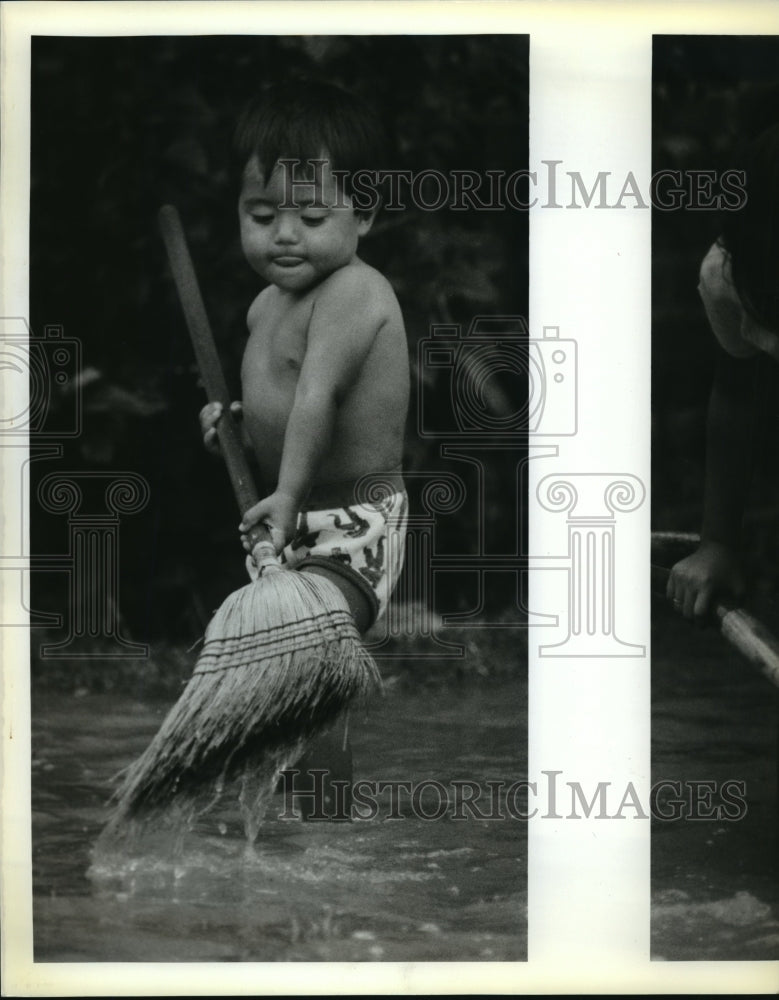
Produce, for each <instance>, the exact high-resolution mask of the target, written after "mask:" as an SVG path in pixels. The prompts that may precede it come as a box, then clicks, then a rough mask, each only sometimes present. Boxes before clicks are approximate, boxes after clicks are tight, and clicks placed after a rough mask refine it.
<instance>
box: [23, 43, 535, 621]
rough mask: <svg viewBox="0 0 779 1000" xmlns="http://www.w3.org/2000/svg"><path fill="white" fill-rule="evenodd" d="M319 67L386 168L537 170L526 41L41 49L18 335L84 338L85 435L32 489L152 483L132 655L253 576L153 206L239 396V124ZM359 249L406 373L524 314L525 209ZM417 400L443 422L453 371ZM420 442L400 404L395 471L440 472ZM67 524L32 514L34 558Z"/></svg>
mask: <svg viewBox="0 0 779 1000" xmlns="http://www.w3.org/2000/svg"><path fill="white" fill-rule="evenodd" d="M312 70H314V71H316V72H318V73H320V74H321V73H323V74H325V75H326V76H327V77H329V78H330V79H332V80H333V81H335V82H337V83H341V84H342V85H344V86H346V87H348V88H349V89H352V90H355V91H357V92H359V93H361V94H362V95H363V96H364V97H366V98H368V99H369V100H371V101H372V102H373V103H374V104H375V106H376V107H377V108H378V109H379V110H380V113H381V115H382V117H383V119H384V122H385V124H386V127H387V130H388V132H389V135H390V138H391V142H392V145H393V146H394V150H395V154H396V158H397V163H396V165H397V166H401V167H404V168H406V169H412V170H419V169H423V168H429V167H434V168H438V169H440V170H443V171H450V170H452V169H474V170H477V171H479V173H480V174H483V173H484V172H485V171H486V170H505V171H507V172H511V171H513V170H516V169H519V168H522V167H526V165H527V39H526V38H524V37H519V36H488V35H486V36H452V37H405V36H404V37H367V36H355V37H337V36H333V37H217V36H214V37H153V38H147V37H137V38H136V37H123V38H62V37H58V38H45V37H39V38H35V39H34V40H33V45H32V140H31V141H32V152H31V183H32V188H31V223H30V225H31V233H30V264H31V273H30V322H31V326H32V329H33V331H34V333H35V335H36V336H40V335H41V334H42V332H43V330H44V328H45V326H46V325H47V324H58V325H61V326H62V327H63V330H64V334H65V335H66V336H68V337H75V338H78V339H79V340H80V341H81V344H82V348H83V370H82V372H81V389H80V391H81V393H82V398H83V403H84V426H83V433H82V434H81V436H80V437H79V438H78V439H77V440H75V441H72V442H65V455H64V458H63V459H62V460H61V461H59V460H58V461H57V462H55V463H50V462H47V461H38V462H35V463H33V466H32V475H33V479H34V480H38V479H40V478H41V477H42V476H43V475H46V474H47V473H48V472H50V471H63V470H72V471H79V470H106V471H125V470H127V471H132V472H136V473H139V474H140V475H142V476H144V477H145V478H146V480H147V481H148V483H149V485H150V488H151V501H150V504H149V506H148V507H147V508H146V510H145V511H143V512H142V513H140V514H137V515H134V516H130V517H126V518H124V519H123V521H122V526H121V585H120V590H121V610H122V615H123V629H124V632H125V634H126V635H132V636H133V637H134V638H137V639H140V640H143V641H147V640H150V639H155V638H159V637H166V638H170V639H174V638H180V637H184V638H186V637H196V636H197V635H199V634H200V632H201V630H202V627H203V624H204V623H205V621H206V620H207V618H208V616H209V614H210V610H211V609H212V608H214V607H216V606H217V604H218V603H219V602H220V601H221V600H222V599H223V598H224V596H225V595H226V593H227V592H228V591H229V590H230V589H233V588H234V587H236V586H240V585H241V584H243V583H244V582H245V578H244V575H243V569H242V566H241V561H242V560H241V552H240V548H239V547H238V545H237V533H236V527H237V523H238V520H239V518H238V515H237V512H236V509H235V505H234V501H233V499H232V495H231V493H230V490H229V487H228V484H227V480H226V475H225V474H224V471H223V469H221V467H220V465H219V463H218V461H216V460H214V459H212V458H210V457H209V456H208V455H206V454H205V452H204V451H203V448H202V445H201V441H200V437H199V431H198V424H197V413H198V411H199V409H200V407H201V406H202V404H203V402H204V396H203V392H202V389H201V388H200V387H199V385H198V378H197V373H196V370H195V366H194V360H193V356H192V351H191V348H190V345H189V342H188V338H187V335H186V331H185V328H184V326H183V321H182V319H181V316H180V311H179V307H178V304H177V302H176V299H175V295H174V291H173V287H172V282H171V279H170V277H169V275H168V271H167V265H166V263H165V260H164V256H163V251H162V247H161V242H160V239H159V237H158V234H157V228H156V213H157V210H158V208H159V206H160V205H161V204H163V203H165V202H168V201H172V202H174V203H175V204H176V205H177V206H178V207H179V209H180V211H181V214H182V216H183V219H184V221H185V227H186V229H187V232H188V236H189V240H190V246H191V249H192V254H193V257H194V260H195V265H196V268H197V269H198V273H199V276H200V280H201V284H202V287H203V292H204V297H205V299H206V305H207V308H208V311H209V315H210V318H211V323H212V326H213V328H214V332H215V334H216V337H217V340H218V345H219V349H220V353H221V355H222V357H223V362H224V364H225V366H226V369H227V372H228V378H229V380H230V381H231V383H232V385H233V386H234V387H235V393H236V396H237V395H238V381H237V370H238V363H239V360H240V356H241V353H242V349H243V343H244V336H245V333H244V331H245V315H246V311H247V308H248V305H249V303H250V302H251V300H252V299H253V297H254V296H255V295H256V294H257V292H258V291H259V285H258V284H257V281H258V279H257V278H256V276H254V275H253V274H252V272H251V271H250V270H249V269H248V267H247V265H246V264H245V262H244V260H243V258H242V255H241V251H240V246H239V243H238V234H237V222H236V218H235V208H234V201H233V194H232V190H231V186H230V182H229V177H228V163H229V150H230V142H231V136H232V129H233V125H234V121H235V117H236V114H237V112H238V110H239V109H240V107H241V105H242V104H243V103H244V101H245V100H246V99H247V98H248V97H250V96H251V95H252V94H253V93H254V91H255V90H256V89H257V87H258V86H259V85H260V84H261V83H263V82H264V81H266V80H268V79H272V78H282V79H283V78H284V75H285V74H287V73H289V72H292V71H302V72H308V71H312ZM361 252H362V253H363V255H364V257H365V258H366V259H367V260H368V261H369V262H370V263H372V264H374V265H375V266H377V267H378V268H379V269H380V270H382V272H383V273H385V274H386V275H387V277H388V278H389V279H390V281H391V282H392V284H393V285H394V287H395V289H396V291H397V294H398V296H399V299H400V302H401V306H402V308H403V312H404V315H405V319H406V326H407V330H408V335H409V351H410V357H411V359H412V363H413V362H414V359H415V358H416V344H417V342H418V341H419V339H420V338H422V337H424V336H426V335H427V334H428V331H429V327H430V324H431V323H432V322H458V323H463V324H466V325H467V324H468V323H469V322H470V321H471V319H472V318H473V316H474V315H477V314H484V313H487V314H521V315H526V312H527V217H526V214H525V213H521V212H512V211H502V212H490V213H487V212H473V211H469V212H465V213H462V212H460V213H453V212H451V211H448V210H442V211H436V212H422V211H418V210H414V209H409V210H407V211H405V212H403V213H400V214H396V215H390V214H389V213H385V215H384V216H383V217H382V218H380V220H379V221H378V223H377V224H376V225H375V226H374V228H373V231H372V233H371V235H370V237H369V238H368V239H367V240H366V241H365V243H364V245H363V247H362V251H361ZM415 374H418V373H416V372H415ZM425 391H426V392H428V393H429V394H431V395H430V396H429V398H430V399H431V400H432V401H433V405H434V410H435V406H436V405H437V403H436V400H439V399H440V401H441V405H444V403H445V401H446V397H447V393H448V384H447V380H446V378H445V376H444V375H440V376H439V377H438V379H430V378H429V377H428V384H427V385H426V387H425ZM57 402H58V401H57V400H55V404H56V403H57ZM59 405H61V406H67V405H68V401H67V399H63V400H59ZM415 430H416V413H415V411H414V408H413V405H412V413H411V415H410V418H409V428H408V433H407V449H406V466H407V468H410V469H412V470H435V469H436V468H445V467H446V465H445V462H444V460H442V459H441V457H440V455H439V446H438V443H437V442H423V441H421V440H420V439H419V437H418V436H417V434H416V433H415ZM496 461H498V462H500V461H503V462H507V465H506V469H505V473H506V475H507V476H509V477H510V478H509V479H508V482H511V481H512V478H513V469H512V468H510V465H511V462H508V460H507V459H506V458H505V457H504V458H503V459H496ZM512 461H513V460H512ZM456 471H460V472H461V471H462V463H459V467H458V468H457V469H456ZM34 487H35V482H34V483H33V496H34V495H35V494H34ZM490 502H491V508H490V517H491V519H493V523H501V522H502V523H507V524H510V523H511V522H512V521H513V522H516V519H517V512H516V510H515V509H514V497H513V493H512V491H511V490H507V491H506V493H505V495H504V496H500V497H494V498H491V501H490ZM476 516H477V515H476V512H475V511H474V507H473V503H472V502H469V503H466V505H465V506H464V507H463V508H461V509H460V510H459V511H458V512H457V513H456V514H453V515H452V516H451V517H450V518H448V519H446V518H444V519H443V520H442V523H441V525H440V530H439V536H438V543H439V544H440V545H441V546H442V548H443V549H445V550H446V549H447V548H448V550H449V551H466V552H467V551H471V550H472V545H473V541H472V539H473V535H474V533H475V532H474V518H475V517H476ZM507 519H508V520H507ZM65 520H66V519H65V518H63V517H51V516H48V515H44V513H43V512H42V511H40V510H36V511H35V512H34V518H33V549H34V551H36V552H38V553H46V552H49V553H56V552H63V551H65V550H66V548H67V544H68V543H67V528H66V525H65V524H64V523H63V522H64V521H65ZM62 576H63V575H62V574H55V575H52V574H34V581H33V606H34V607H35V609H36V610H44V609H46V608H54V609H58V610H60V611H62V609H63V607H64V606H65V603H66V602H67V594H66V592H65V591H64V581H63V580H62V579H61V578H62ZM58 577H59V578H60V579H59V580H58ZM440 596H442V598H443V600H444V601H447V600H448V601H450V602H451V601H454V602H455V603H456V601H457V596H456V595H454V594H451V595H447V594H445V593H444V594H442V595H440Z"/></svg>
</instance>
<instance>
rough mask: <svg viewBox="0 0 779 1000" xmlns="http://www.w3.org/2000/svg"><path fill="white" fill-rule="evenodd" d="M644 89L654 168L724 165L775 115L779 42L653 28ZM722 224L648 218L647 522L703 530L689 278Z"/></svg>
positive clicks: (768, 439)
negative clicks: (649, 79) (661, 32)
mask: <svg viewBox="0 0 779 1000" xmlns="http://www.w3.org/2000/svg"><path fill="white" fill-rule="evenodd" d="M653 91H654V92H653V105H652V108H653V142H652V148H653V172H657V171H658V170H662V169H675V170H682V171H689V170H716V171H722V170H726V169H728V168H730V167H733V166H734V165H735V164H736V163H737V159H736V157H737V155H738V154H737V150H738V148H739V145H740V144H741V142H742V141H744V140H745V139H746V138H748V137H749V136H750V135H753V134H755V133H756V132H759V131H761V130H762V129H763V128H765V127H767V125H769V124H771V123H773V122H776V121H779V39H777V38H774V37H768V36H767V37H751V36H741V37H739V36H727V37H726V36H697V37H690V36H656V37H655V39H654V50H653ZM777 182H778V183H779V178H778V179H777ZM747 185H748V181H747ZM719 223H720V220H719V218H718V215H717V213H716V212H714V211H688V210H680V211H660V210H657V209H655V210H654V211H653V215H652V338H653V340H652V365H653V373H652V377H653V380H652V417H653V426H652V458H653V470H652V508H653V526H654V528H655V529H661V530H677V531H699V530H700V520H701V510H702V488H703V471H704V465H703V463H704V453H705V447H704V446H705V408H706V403H707V399H708V392H709V388H710V383H711V377H712V373H713V363H714V338H713V335H712V333H711V331H710V329H709V326H708V323H707V321H706V316H705V313H704V311H703V306H702V304H701V302H700V298H699V296H698V292H697V285H698V270H699V268H700V265H701V261H702V260H703V257H704V256H705V254H706V252H707V250H708V248H709V247H710V245H711V244H712V243H713V242H714V240H715V239H716V238H717V236H718V235H719V231H720V225H719ZM777 280H779V276H777ZM761 368H762V369H763V370H762V371H761V378H762V381H761V384H760V387H759V391H760V394H761V396H762V399H761V401H760V403H761V405H760V408H759V412H760V425H759V429H758V438H757V441H756V447H755V477H754V482H753V485H752V493H751V498H750V503H749V508H748V511H747V516H746V520H745V547H746V557H747V559H748V561H749V563H750V565H751V570H752V573H753V577H754V578H755V581H756V585H757V587H758V589H762V590H763V591H764V592H765V593H766V594H768V593H770V592H773V593H776V592H777V591H778V590H779V444H778V443H777V442H778V441H779V437H777V433H778V432H779V406H777V403H776V400H777V398H779V396H777V391H778V390H779V366H777V365H774V364H772V363H771V361H770V360H769V359H766V360H765V363H763V364H762V365H761Z"/></svg>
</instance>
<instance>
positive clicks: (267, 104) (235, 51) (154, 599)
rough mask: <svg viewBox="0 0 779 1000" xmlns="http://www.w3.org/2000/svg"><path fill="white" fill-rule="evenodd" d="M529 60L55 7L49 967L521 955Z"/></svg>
mask: <svg viewBox="0 0 779 1000" xmlns="http://www.w3.org/2000/svg"><path fill="white" fill-rule="evenodd" d="M527 60H528V40H527V37H526V36H514V35H502V36H498V35H456V36H443V35H436V36H418V37H417V36H384V37H375V36H370V35H366V36H359V37H350V36H343V35H333V36H307V35H303V36H280V37H257V36H247V37H236V36H231V37H228V36H221V37H203V36H196V37H191V36H181V37H150V38H142V37H132V36H130V37H121V38H106V37H98V38H91V37H45V36H40V37H34V38H33V39H32V47H31V81H32V86H31V117H30V121H31V161H30V183H31V192H30V329H31V333H30V345H31V349H33V350H34V352H35V353H34V354H31V358H32V359H34V360H36V361H38V362H39V364H40V366H41V370H42V371H44V372H46V373H48V372H51V373H52V377H53V380H54V381H53V384H52V385H51V387H50V388H51V392H50V396H49V397H48V398H47V399H46V400H45V401H42V402H41V404H40V407H39V413H37V414H36V415H35V419H36V420H37V423H35V424H33V425H31V427H30V441H31V453H32V454H31V459H32V461H31V466H30V509H31V522H32V523H31V543H32V550H31V556H32V567H33V570H34V571H33V573H32V584H31V610H32V612H33V615H34V616H36V617H37V618H38V620H40V621H41V622H42V623H43V622H44V621H45V622H46V624H40V625H36V626H35V627H33V628H32V630H31V652H30V655H31V686H32V760H31V767H32V809H33V814H32V816H33V818H32V865H33V936H34V949H35V959H36V961H41V962H68V961H71V962H72V961H93V962H100V961H116V962H141V961H144V962H149V961H151V962H175V961H200V962H202V961H225V962H227V961H229V962H247V961H248V962H269V961H274V962H279V961H281V962H294V961H306V962H312V961H313V962H326V961H387V962H400V961H403V962H405V961H412V960H413V961H452V960H455V959H456V960H460V961H474V962H475V961H521V960H523V959H524V957H525V954H526V947H525V941H526V933H525V924H526V899H527V892H526V866H527V851H526V823H525V822H523V819H524V801H525V799H524V798H523V791H524V790H523V788H522V780H523V779H524V778H526V749H525V748H526V742H527V735H526V732H527V730H526V686H527V671H526V642H525V640H526V611H525V597H524V592H525V589H526V585H525V575H526V573H525V571H524V569H525V568H524V566H523V565H522V563H521V558H522V552H523V546H524V545H525V539H524V524H525V517H524V510H525V507H524V504H523V503H522V501H521V498H522V496H523V492H521V491H523V482H522V475H523V462H522V459H523V454H525V453H526V447H525V442H526V435H527V425H528V407H527V399H526V398H523V394H524V393H525V392H526V385H527V353H528V330H527V323H526V315H527V211H526V210H524V211H523V204H519V203H518V202H519V200H520V199H521V198H522V197H523V196H524V195H523V186H522V181H523V177H522V176H520V174H521V172H522V171H524V172H526V171H527V127H528V125H527V118H528V110H527V109H528V103H527V102H528V92H527V69H528V67H527ZM524 179H525V180H526V178H524ZM507 198H508V199H509V201H508V202H507V201H506V199H507ZM279 206H281V207H279ZM39 334H40V336H39ZM32 375H33V377H34V375H35V373H32ZM44 378H45V375H44ZM60 379H61V382H60V381H59V380H60ZM45 405H48V410H46V412H44V407H45ZM224 411H227V412H226V413H225V412H224ZM227 421H230V424H229V426H228V428H227V429H225V423H226V422H227ZM228 431H229V433H228ZM58 433H59V434H60V435H61V437H59V438H58V437H57V435H58ZM39 441H40V445H39V444H38V442H39ZM39 447H40V454H39V455H36V450H37V449H38V448H39ZM47 559H48V560H49V562H48V563H47V562H46V560H47ZM50 623H54V624H50ZM525 798H526V796H525ZM109 800H110V801H109Z"/></svg>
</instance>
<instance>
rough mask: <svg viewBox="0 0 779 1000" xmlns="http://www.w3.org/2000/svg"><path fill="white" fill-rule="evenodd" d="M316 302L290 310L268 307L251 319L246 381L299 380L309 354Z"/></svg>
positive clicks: (246, 357)
mask: <svg viewBox="0 0 779 1000" xmlns="http://www.w3.org/2000/svg"><path fill="white" fill-rule="evenodd" d="M312 308H313V303H310V302H301V303H298V304H296V305H295V307H294V308H291V309H283V310H282V309H278V308H275V309H274V308H269V309H267V310H265V311H264V312H262V313H260V314H259V315H257V316H256V317H253V318H252V323H251V327H250V330H249V341H248V343H247V345H246V351H245V353H244V359H243V375H244V379H246V378H247V377H251V376H252V375H264V376H269V377H271V378H274V379H278V380H286V379H289V378H292V379H294V380H295V381H296V380H297V375H298V373H299V371H300V368H301V366H302V364H303V358H304V357H305V353H306V344H307V339H308V338H307V334H308V326H309V322H310V320H311V311H312Z"/></svg>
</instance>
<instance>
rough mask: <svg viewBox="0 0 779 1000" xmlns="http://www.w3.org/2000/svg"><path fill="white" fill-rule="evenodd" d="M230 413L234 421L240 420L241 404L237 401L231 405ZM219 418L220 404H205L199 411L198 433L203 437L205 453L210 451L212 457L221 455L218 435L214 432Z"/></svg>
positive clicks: (220, 412)
mask: <svg viewBox="0 0 779 1000" xmlns="http://www.w3.org/2000/svg"><path fill="white" fill-rule="evenodd" d="M230 413H232V415H233V417H234V418H235V419H236V420H241V419H242V417H243V406H242V405H241V403H240V402H238V401H236V402H234V403H231V404H230ZM221 416H222V404H221V403H206V405H205V406H204V407H203V409H202V410H201V411H200V431H201V433H202V435H203V444H204V445H205V448H206V451H210V452H211V454H212V455H221V454H222V451H221V449H220V447H219V435H218V434H217V431H216V425H217V424H218V423H219V418H220V417H221Z"/></svg>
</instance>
